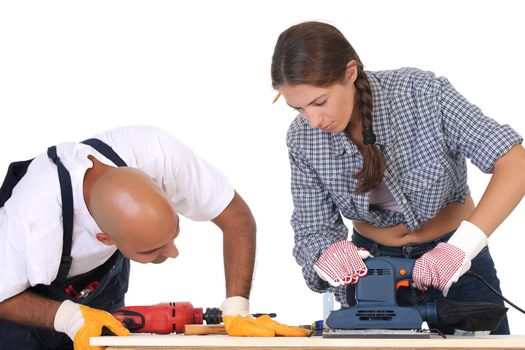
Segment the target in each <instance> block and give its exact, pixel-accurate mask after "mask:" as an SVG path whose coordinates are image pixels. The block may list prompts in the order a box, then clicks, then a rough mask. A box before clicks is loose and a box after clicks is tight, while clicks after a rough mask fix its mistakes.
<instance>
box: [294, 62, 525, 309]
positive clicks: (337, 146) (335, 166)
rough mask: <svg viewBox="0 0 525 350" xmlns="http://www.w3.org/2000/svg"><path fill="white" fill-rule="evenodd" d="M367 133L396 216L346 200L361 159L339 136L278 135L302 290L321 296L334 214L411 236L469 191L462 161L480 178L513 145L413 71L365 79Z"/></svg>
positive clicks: (343, 234) (312, 132)
mask: <svg viewBox="0 0 525 350" xmlns="http://www.w3.org/2000/svg"><path fill="white" fill-rule="evenodd" d="M367 76H368V80H369V82H370V86H371V89H372V95H373V103H374V107H373V128H374V132H375V134H376V136H377V142H376V143H377V144H378V145H379V147H380V149H381V151H382V153H383V155H384V157H385V163H386V171H385V174H384V182H385V184H386V186H387V187H388V189H389V190H390V192H391V193H392V195H393V197H394V199H395V200H396V202H397V203H398V204H399V206H400V207H401V209H402V212H395V211H389V210H379V209H375V208H374V207H372V208H371V207H369V199H370V193H365V194H361V195H358V194H355V189H356V188H357V181H356V180H354V179H353V178H352V174H354V173H356V172H357V171H359V170H360V169H361V167H362V157H361V154H360V153H359V151H358V149H357V147H356V146H355V144H353V143H352V141H350V139H348V138H347V137H346V135H345V134H344V133H337V134H334V133H328V132H325V131H323V130H321V129H312V128H311V127H310V126H309V124H308V121H307V120H306V119H305V118H304V117H302V116H301V115H299V116H297V117H296V118H295V119H294V120H293V122H292V124H291V125H290V128H289V130H288V134H287V145H288V150H289V157H290V164H291V174H292V184H291V186H292V196H293V201H294V211H293V215H292V220H291V223H292V227H293V229H294V232H295V247H294V251H293V253H294V257H295V259H296V261H297V263H298V264H299V265H301V266H302V269H303V275H304V277H305V280H306V282H307V284H308V286H309V287H310V288H311V289H312V290H314V291H317V292H322V291H327V290H331V291H332V292H335V293H336V295H338V299H340V297H341V296H342V295H343V294H341V293H343V291H342V290H341V289H342V288H337V289H336V290H334V289H332V288H331V287H330V288H329V285H328V283H327V282H325V281H323V280H321V279H320V278H319V277H318V276H317V274H316V273H315V271H314V270H313V265H314V263H315V261H317V259H318V258H319V255H320V254H321V252H322V251H324V250H325V249H326V248H327V247H328V246H329V245H330V244H332V243H334V242H336V241H339V240H342V239H347V237H348V229H347V227H346V226H345V225H344V223H343V220H342V217H341V215H344V216H345V217H346V218H348V219H350V220H360V221H366V222H368V223H371V224H372V225H375V226H377V227H389V226H393V225H397V224H400V223H403V224H404V225H405V226H406V227H407V229H408V230H410V231H416V230H417V229H418V228H419V227H421V225H422V224H423V223H424V222H425V221H427V220H430V219H432V218H433V217H434V216H435V215H436V214H437V213H438V211H439V210H440V209H441V208H443V207H445V206H446V205H447V204H450V203H452V202H462V203H463V202H464V201H465V195H467V194H469V193H470V190H469V187H468V185H467V167H466V161H465V158H469V159H470V160H471V162H472V163H473V164H474V165H476V166H477V167H478V168H480V169H481V170H482V171H483V172H485V173H491V172H492V170H493V167H494V163H495V162H496V160H497V159H498V158H500V157H501V156H502V155H504V154H505V153H506V152H508V151H509V150H510V148H511V147H512V146H514V145H515V144H519V143H521V142H522V140H523V139H522V137H521V136H520V135H519V134H518V133H517V132H516V131H514V130H513V129H512V128H511V127H510V126H508V125H500V124H498V123H497V122H496V121H494V120H492V119H490V118H488V117H486V116H485V115H483V113H482V112H481V110H480V109H479V108H478V107H476V106H474V105H472V104H471V103H469V102H468V101H467V100H466V99H465V98H464V97H463V96H461V95H460V94H459V93H458V92H457V91H456V90H455V89H454V88H453V87H452V85H451V84H450V83H449V82H448V80H447V79H445V78H443V77H436V76H435V75H434V74H433V73H431V72H425V71H421V70H418V69H414V68H403V69H399V70H392V71H381V72H367Z"/></svg>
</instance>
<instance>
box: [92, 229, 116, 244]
mask: <svg viewBox="0 0 525 350" xmlns="http://www.w3.org/2000/svg"><path fill="white" fill-rule="evenodd" d="M95 237H97V239H98V240H99V242H101V243H102V244H105V245H115V242H114V241H113V240H112V239H111V238H110V237H109V236H108V234H107V233H104V232H100V233H97V234H96V235H95Z"/></svg>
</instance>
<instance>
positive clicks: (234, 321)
mask: <svg viewBox="0 0 525 350" xmlns="http://www.w3.org/2000/svg"><path fill="white" fill-rule="evenodd" d="M221 309H222V319H223V321H224V328H225V329H226V332H227V333H228V335H230V336H233V337H274V336H284V337H306V336H308V335H310V333H311V332H310V331H309V330H307V329H304V328H301V327H295V326H287V325H284V324H282V323H279V322H276V321H274V320H272V319H271V318H270V317H269V316H268V315H263V316H259V317H257V318H255V317H253V316H252V315H250V314H249V311H248V310H249V301H248V299H246V298H244V297H231V298H227V299H226V300H225V301H224V302H223V303H222V305H221Z"/></svg>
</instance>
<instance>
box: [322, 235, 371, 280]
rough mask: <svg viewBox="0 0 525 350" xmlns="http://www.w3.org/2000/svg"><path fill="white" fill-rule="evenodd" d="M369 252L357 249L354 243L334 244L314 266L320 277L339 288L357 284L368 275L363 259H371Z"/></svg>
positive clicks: (339, 242)
mask: <svg viewBox="0 0 525 350" xmlns="http://www.w3.org/2000/svg"><path fill="white" fill-rule="evenodd" d="M370 256H371V254H370V252H369V251H368V250H366V249H363V248H357V247H356V246H355V244H354V243H352V242H350V241H347V240H342V241H338V242H335V243H332V244H331V245H330V246H329V247H328V248H326V250H325V251H324V252H323V253H322V254H321V256H320V257H319V259H318V260H317V261H316V262H315V264H314V270H315V272H317V274H318V275H319V277H321V278H322V279H323V280H325V281H327V282H328V283H330V285H332V286H334V287H337V286H340V285H343V286H346V285H349V284H356V283H357V281H359V278H360V277H363V276H364V275H366V274H367V272H368V269H367V268H366V265H365V263H364V262H363V259H366V258H368V257H370Z"/></svg>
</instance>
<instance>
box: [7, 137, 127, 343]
mask: <svg viewBox="0 0 525 350" xmlns="http://www.w3.org/2000/svg"><path fill="white" fill-rule="evenodd" d="M83 143H85V144H88V145H90V146H91V147H93V148H95V149H96V150H97V151H99V152H100V153H101V154H103V155H104V156H105V157H106V158H108V159H110V160H111V161H112V162H113V163H115V165H117V166H126V163H125V162H124V161H123V160H122V159H121V158H120V157H119V155H118V154H117V153H115V151H113V149H112V148H111V147H110V146H108V145H107V144H105V143H104V142H102V141H101V140H98V139H89V140H85V141H83ZM47 154H48V156H49V158H50V159H51V160H52V161H53V162H54V163H55V164H56V165H57V171H58V177H59V180H60V191H61V196H62V217H63V226H64V243H63V248H62V260H61V263H60V268H59V271H58V275H57V278H56V279H55V280H54V281H53V282H52V283H51V284H50V285H37V286H34V287H31V288H29V289H28V291H31V292H32V293H35V294H38V295H41V296H45V297H47V298H50V299H53V300H58V301H62V300H66V299H69V300H73V301H74V302H77V303H80V304H84V305H89V306H91V307H94V308H97V309H103V310H106V311H109V312H112V311H113V310H115V309H117V308H119V307H122V306H124V294H125V293H126V291H127V290H128V280H129V259H128V258H126V257H124V256H123V255H122V254H121V253H120V252H119V251H116V252H115V254H113V255H112V256H111V257H110V258H109V259H108V260H107V261H106V262H105V263H104V264H103V265H101V266H99V267H97V268H96V269H94V270H92V271H90V272H87V273H85V274H82V275H79V276H75V277H73V278H67V274H68V272H69V268H70V267H71V261H72V258H71V243H72V235H73V191H72V188H71V177H70V175H69V172H68V171H67V169H66V168H65V166H64V165H63V164H62V162H61V160H60V158H59V157H58V156H57V153H56V146H52V147H49V149H48V152H47ZM30 163H31V160H27V161H22V162H15V163H11V165H10V166H9V169H8V171H7V175H6V178H5V180H4V183H3V184H2V187H1V188H0V206H3V205H4V203H5V202H6V201H7V199H9V197H10V196H11V193H12V190H13V188H14V186H15V185H16V184H17V183H18V181H20V179H21V178H22V177H23V176H24V175H25V173H26V170H27V167H28V166H29V164H30ZM0 234H1V233H0ZM93 281H98V282H99V283H98V286H97V287H96V288H95V289H94V291H92V292H91V293H90V294H88V295H86V296H85V297H82V296H81V297H78V295H77V297H73V296H71V295H69V294H68V293H66V289H67V288H71V287H73V288H74V289H75V290H77V291H80V290H82V289H84V288H85V287H87V286H88V285H89V284H90V283H92V282H93ZM27 307H28V308H30V307H31V306H30V305H27ZM4 349H6V350H7V349H17V350H22V349H23V350H25V349H73V343H72V341H71V339H70V338H69V337H68V336H67V335H66V334H65V333H59V332H56V331H54V330H52V329H44V328H36V327H29V326H24V325H20V324H16V323H13V322H10V321H7V320H1V319H0V350H4Z"/></svg>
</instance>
